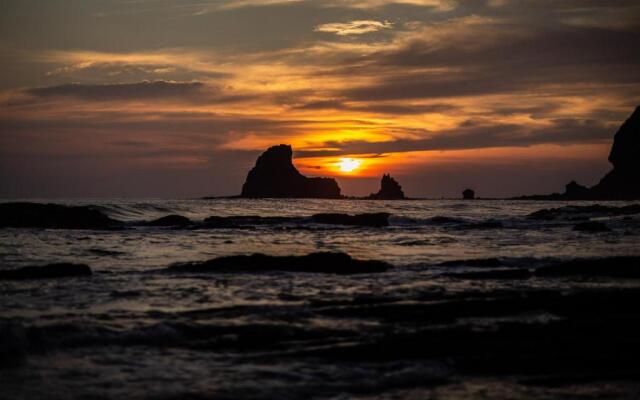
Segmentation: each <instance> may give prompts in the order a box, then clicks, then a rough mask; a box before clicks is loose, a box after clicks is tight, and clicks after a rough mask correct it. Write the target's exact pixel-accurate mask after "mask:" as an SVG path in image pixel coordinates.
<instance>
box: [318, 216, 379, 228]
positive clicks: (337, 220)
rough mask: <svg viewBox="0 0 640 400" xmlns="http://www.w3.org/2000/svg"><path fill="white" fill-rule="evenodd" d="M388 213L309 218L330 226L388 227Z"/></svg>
mask: <svg viewBox="0 0 640 400" xmlns="http://www.w3.org/2000/svg"><path fill="white" fill-rule="evenodd" d="M389 216H390V214H389V213H369V214H356V215H349V214H331V213H326V214H315V215H312V216H311V220H312V221H313V222H316V223H319V224H330V225H351V226H373V227H380V226H388V225H389Z"/></svg>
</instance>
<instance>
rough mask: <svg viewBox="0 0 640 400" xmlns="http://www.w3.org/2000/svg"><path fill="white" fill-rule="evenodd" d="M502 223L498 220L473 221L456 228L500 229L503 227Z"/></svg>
mask: <svg viewBox="0 0 640 400" xmlns="http://www.w3.org/2000/svg"><path fill="white" fill-rule="evenodd" d="M503 227H504V225H503V224H502V222H500V221H493V220H489V221H482V222H474V223H471V224H465V225H461V226H459V227H458V228H457V229H472V230H485V229H486V230H489V229H500V228H503Z"/></svg>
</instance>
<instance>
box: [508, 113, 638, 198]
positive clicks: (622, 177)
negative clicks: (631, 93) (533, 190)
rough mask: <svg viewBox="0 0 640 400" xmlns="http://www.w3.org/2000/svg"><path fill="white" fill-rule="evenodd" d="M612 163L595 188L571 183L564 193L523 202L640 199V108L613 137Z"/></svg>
mask: <svg viewBox="0 0 640 400" xmlns="http://www.w3.org/2000/svg"><path fill="white" fill-rule="evenodd" d="M609 161H610V162H611V164H613V170H612V171H611V172H609V173H608V174H607V175H605V176H604V177H603V178H602V179H601V180H600V183H598V184H597V185H595V186H594V187H592V188H590V189H589V188H587V187H586V186H582V185H580V184H578V183H576V182H575V181H571V182H570V183H569V184H567V186H566V190H565V192H564V193H562V194H560V193H553V194H550V195H534V196H522V197H519V198H518V199H523V200H633V199H640V106H638V107H637V108H636V110H635V111H634V112H633V114H631V116H630V117H629V119H627V120H626V121H625V122H624V123H623V124H622V126H621V127H620V129H619V130H618V132H617V133H616V134H615V136H614V138H613V145H612V146H611V153H610V154H609Z"/></svg>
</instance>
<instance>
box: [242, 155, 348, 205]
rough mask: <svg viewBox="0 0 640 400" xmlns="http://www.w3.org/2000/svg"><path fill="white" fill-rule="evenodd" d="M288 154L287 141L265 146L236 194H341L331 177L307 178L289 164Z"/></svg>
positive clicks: (335, 196) (334, 196) (333, 196)
mask: <svg viewBox="0 0 640 400" xmlns="http://www.w3.org/2000/svg"><path fill="white" fill-rule="evenodd" d="M292 156H293V150H292V149H291V146H289V145H286V144H281V145H278V146H272V147H269V148H268V149H267V151H265V152H264V153H262V154H261V155H260V157H258V160H257V161H256V165H255V166H254V167H253V169H251V171H249V174H248V175H247V180H246V181H245V182H244V185H242V193H241V194H240V197H253V198H260V197H279V198H282V197H293V198H315V199H340V198H342V195H341V194H340V187H339V186H338V182H336V180H335V179H333V178H307V177H306V176H304V175H302V174H301V173H300V172H299V171H298V170H297V169H296V167H295V166H294V165H293V162H292Z"/></svg>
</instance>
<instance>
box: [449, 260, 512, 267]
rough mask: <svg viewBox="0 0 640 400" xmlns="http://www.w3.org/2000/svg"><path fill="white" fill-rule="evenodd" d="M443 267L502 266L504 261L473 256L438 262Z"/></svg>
mask: <svg viewBox="0 0 640 400" xmlns="http://www.w3.org/2000/svg"><path fill="white" fill-rule="evenodd" d="M438 265H439V266H441V267H489V268H491V267H500V266H502V261H501V260H500V259H499V258H472V259H468V260H452V261H445V262H441V263H440V264H438Z"/></svg>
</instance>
